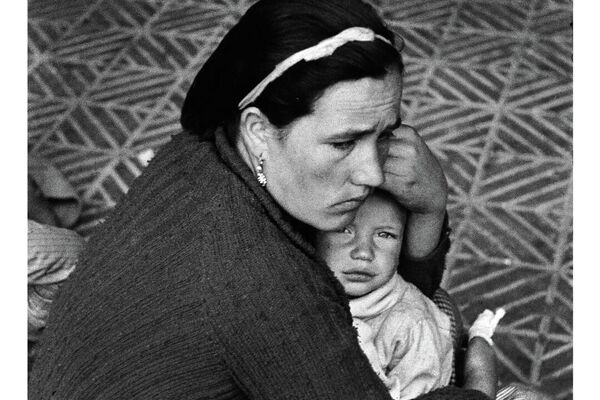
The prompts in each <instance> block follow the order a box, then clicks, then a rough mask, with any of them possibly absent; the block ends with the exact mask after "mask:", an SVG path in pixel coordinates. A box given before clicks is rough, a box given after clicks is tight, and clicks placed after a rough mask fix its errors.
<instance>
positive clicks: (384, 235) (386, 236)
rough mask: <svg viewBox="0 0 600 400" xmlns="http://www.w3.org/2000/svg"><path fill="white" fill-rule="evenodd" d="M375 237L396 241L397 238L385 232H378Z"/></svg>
mask: <svg viewBox="0 0 600 400" xmlns="http://www.w3.org/2000/svg"><path fill="white" fill-rule="evenodd" d="M377 236H378V237H380V238H383V239H397V238H398V236H397V235H395V234H393V233H391V232H385V231H383V232H378V233H377Z"/></svg>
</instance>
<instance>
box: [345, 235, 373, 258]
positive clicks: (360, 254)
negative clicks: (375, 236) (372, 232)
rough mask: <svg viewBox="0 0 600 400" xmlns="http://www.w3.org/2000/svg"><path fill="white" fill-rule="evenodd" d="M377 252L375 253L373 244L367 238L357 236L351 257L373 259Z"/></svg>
mask: <svg viewBox="0 0 600 400" xmlns="http://www.w3.org/2000/svg"><path fill="white" fill-rule="evenodd" d="M374 256H375V253H373V244H372V243H371V241H370V240H368V239H367V238H357V240H356V242H355V243H354V246H353V248H352V250H351V251H350V257H352V259H354V260H363V261H373V258H374Z"/></svg>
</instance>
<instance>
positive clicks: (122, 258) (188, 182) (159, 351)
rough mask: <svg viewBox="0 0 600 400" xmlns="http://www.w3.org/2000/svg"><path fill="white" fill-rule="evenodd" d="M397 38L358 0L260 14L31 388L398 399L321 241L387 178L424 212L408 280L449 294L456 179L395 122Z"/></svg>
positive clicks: (216, 76) (59, 319) (59, 331)
mask: <svg viewBox="0 0 600 400" xmlns="http://www.w3.org/2000/svg"><path fill="white" fill-rule="evenodd" d="M365 28H368V29H365ZM326 39H331V40H329V41H326V42H325V44H322V45H318V43H320V42H322V41H324V40H326ZM393 39H394V38H393V35H392V33H391V32H390V31H389V30H387V29H386V28H385V27H384V26H383V24H382V22H381V20H380V19H379V18H378V17H377V15H376V13H375V12H374V11H373V9H372V8H371V7H370V6H367V5H366V4H364V3H362V2H361V1H359V0H354V1H349V0H348V1H342V0H336V1H327V2H325V1H320V0H302V1H300V0H285V1H282V0H265V1H261V2H259V3H257V4H255V5H254V6H253V7H251V8H250V9H249V10H248V12H247V13H246V14H245V16H244V17H243V18H242V19H241V20H240V22H239V23H238V24H237V25H236V26H235V27H234V28H233V29H232V30H231V31H230V32H229V33H228V34H227V35H226V36H225V38H224V39H223V41H222V42H221V44H220V45H219V47H218V48H217V49H216V51H215V52H214V54H213V55H212V56H211V58H210V59H209V60H208V61H207V62H206V64H205V65H204V66H203V68H202V70H201V71H200V72H199V73H198V75H197V77H196V79H195V81H194V83H193V85H192V87H191V88H190V90H189V93H188V96H187V98H186V100H185V103H184V106H183V110H182V118H181V120H182V125H183V127H184V129H185V130H186V133H184V134H181V135H177V136H176V137H174V139H173V140H172V142H171V143H169V144H167V145H166V146H165V147H164V148H163V149H161V151H160V153H159V154H158V155H157V156H156V157H155V159H154V160H153V161H152V162H151V163H150V165H149V166H148V168H147V169H146V170H145V172H144V174H143V175H142V176H141V177H140V178H139V179H138V180H137V181H136V182H135V184H134V185H133V186H132V188H131V189H130V192H129V193H128V195H127V197H126V198H125V199H124V200H123V201H122V202H121V203H120V204H119V205H118V206H117V207H116V209H115V211H114V213H113V215H112V216H111V218H110V219H109V220H108V221H107V222H106V223H105V224H104V225H103V226H101V227H100V228H99V230H98V232H97V234H96V236H95V237H94V238H93V240H92V243H91V244H90V246H89V247H88V249H87V250H86V252H85V254H84V255H83V257H82V260H81V263H80V267H78V269H77V270H76V271H75V272H74V274H73V275H72V277H71V279H70V280H69V281H67V283H66V284H65V286H64V287H63V288H62V292H61V294H60V296H59V298H58V300H57V302H56V304H55V308H53V311H52V312H53V314H52V316H51V320H50V322H49V328H48V332H47V337H46V340H45V341H44V342H43V343H42V349H41V356H40V359H39V360H38V361H36V364H35V365H34V367H33V371H32V376H31V382H30V386H31V387H30V397H31V398H40V399H42V398H43V399H46V398H57V399H92V398H93V399H116V398H123V399H134V398H139V399H204V398H215V399H234V398H235V399H238V398H239V399H244V398H266V399H278V398H297V399H305V398H306V399H309V398H310V399H317V398H318V399H354V398H356V399H366V398H369V399H371V398H373V399H375V398H381V399H387V398H389V397H388V394H387V390H386V388H385V386H384V385H383V384H382V383H381V382H380V381H379V378H378V377H377V375H376V374H375V373H374V372H373V371H372V369H371V368H370V365H369V362H368V360H367V358H366V357H365V356H364V354H363V353H362V352H361V350H360V347H359V345H358V342H357V339H356V332H355V331H354V329H353V328H352V318H351V315H350V313H349V309H348V300H347V298H346V296H345V295H344V293H343V289H342V287H341V286H340V284H339V283H338V282H337V281H336V279H335V277H334V276H333V274H332V273H331V272H330V270H329V269H328V268H327V266H326V265H325V264H324V263H323V262H322V260H320V259H319V258H318V257H317V256H316V254H315V250H314V247H313V246H312V243H311V241H310V237H311V235H312V232H313V231H314V229H321V230H332V229H339V228H341V227H342V226H344V224H346V223H347V222H349V221H350V220H351V219H352V218H353V216H354V214H355V212H356V209H357V208H358V206H359V205H360V204H361V203H362V201H363V200H364V199H365V197H366V196H367V195H368V193H370V192H371V191H372V189H373V188H374V187H377V186H381V187H383V188H384V189H386V190H388V191H389V192H390V193H392V194H393V196H394V197H395V198H396V199H397V200H398V201H399V202H400V203H402V204H403V205H404V206H405V207H406V208H407V209H408V210H409V212H410V214H409V216H408V222H407V230H406V236H407V240H406V244H405V248H406V250H407V251H406V252H405V253H404V254H403V256H402V257H403V258H404V259H403V260H402V263H401V264H402V265H404V266H405V268H406V271H402V272H403V275H404V276H405V278H406V279H408V280H411V281H413V282H415V283H416V284H417V285H418V286H419V287H420V288H421V290H423V291H424V292H426V293H427V294H431V293H432V291H433V290H435V289H436V288H437V286H438V285H439V280H440V276H441V272H442V269H443V257H444V254H445V252H446V251H447V248H448V239H447V235H446V233H445V232H443V231H444V215H445V203H446V192H447V190H446V183H445V180H444V177H443V173H442V171H441V170H440V167H439V165H438V164H437V162H436V161H435V159H434V157H433V156H432V155H431V153H430V152H429V150H428V149H427V147H426V145H425V144H424V143H423V141H422V140H421V139H420V138H419V137H418V136H417V135H416V133H415V132H414V130H412V129H410V128H407V127H400V128H399V129H397V128H398V127H399V126H400V124H401V121H400V113H399V109H400V96H401V72H402V63H401V61H400V57H399V54H398V51H397V50H396V49H395V48H394V46H393V45H392V43H393ZM294 54H296V55H298V54H300V56H298V57H300V58H301V57H305V58H306V59H308V60H310V59H311V58H313V60H312V61H300V62H298V63H296V64H294V63H293V61H294V60H295V58H294V56H293V55H294ZM290 57H292V58H291V59H290ZM298 57H296V58H298ZM284 60H288V62H289V63H291V64H293V65H288V64H284V65H283V66H282V65H281V64H279V63H280V62H282V61H283V62H284V63H285V61H284ZM290 60H292V61H290ZM277 65H279V68H276V66H277ZM261 82H262V83H261ZM421 398H423V399H441V398H444V399H445V398H448V399H450V398H452V399H480V398H482V399H483V398H486V397H485V396H484V395H483V394H481V393H480V392H477V391H473V390H466V389H464V390H463V389H457V388H443V389H440V390H438V391H436V392H432V393H430V394H427V395H424V396H422V397H421Z"/></svg>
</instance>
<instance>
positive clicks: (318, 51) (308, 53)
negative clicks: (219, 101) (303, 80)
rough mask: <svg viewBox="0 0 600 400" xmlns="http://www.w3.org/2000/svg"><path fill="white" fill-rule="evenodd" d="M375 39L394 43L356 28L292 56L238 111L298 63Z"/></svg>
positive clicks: (371, 32)
mask: <svg viewBox="0 0 600 400" xmlns="http://www.w3.org/2000/svg"><path fill="white" fill-rule="evenodd" d="M375 39H379V40H382V41H384V42H385V43H387V44H389V45H390V46H392V43H391V42H390V41H389V40H387V39H386V38H384V37H383V36H381V35H378V34H376V33H375V32H373V31H372V30H371V29H369V28H363V27H359V26H355V27H352V28H348V29H345V30H343V31H341V32H340V33H338V34H337V35H335V36H332V37H330V38H327V39H325V40H323V41H321V42H319V43H317V44H316V45H314V46H312V47H309V48H307V49H304V50H301V51H299V52H297V53H294V54H292V55H291V56H289V57H288V58H286V59H285V60H283V61H282V62H280V63H279V64H277V65H276V66H275V69H274V70H273V71H272V72H271V73H270V74H269V75H267V77H266V78H265V79H263V80H262V81H261V82H260V83H259V84H258V85H256V86H255V87H254V89H252V90H251V91H250V93H248V94H247V95H246V97H244V98H243V99H242V101H240V102H239V103H238V109H240V110H242V109H243V108H244V107H246V106H247V105H248V104H250V103H252V102H253V101H254V100H256V98H257V97H258V96H260V94H261V93H262V92H263V90H265V88H266V87H267V85H268V84H269V83H271V82H273V81H274V80H275V79H277V78H278V77H280V76H281V74H283V73H284V72H285V71H286V70H288V69H289V68H291V67H292V66H293V65H295V64H297V63H298V62H300V61H302V60H304V61H312V60H317V59H319V58H323V57H327V56H330V55H331V54H333V52H334V51H335V50H336V49H337V48H338V47H340V46H342V45H344V44H346V43H348V42H372V41H374V40H375Z"/></svg>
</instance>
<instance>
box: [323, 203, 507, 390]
mask: <svg viewBox="0 0 600 400" xmlns="http://www.w3.org/2000/svg"><path fill="white" fill-rule="evenodd" d="M405 222H406V211H405V210H404V209H403V208H402V207H400V205H399V204H397V203H396V202H395V201H394V200H393V199H392V198H391V197H390V196H389V195H387V193H385V192H383V191H375V192H374V193H373V194H372V195H370V196H369V197H368V198H367V199H366V201H365V203H364V204H362V205H361V207H360V208H359V209H358V211H357V214H356V216H355V218H354V221H353V222H352V223H351V224H350V225H348V226H347V227H345V228H344V229H342V230H340V231H334V232H321V233H319V235H318V238H317V250H318V252H319V254H320V255H321V257H322V258H323V259H324V260H325V261H326V263H327V265H328V266H329V267H330V268H331V270H332V271H333V273H334V274H335V276H336V277H337V279H338V280H339V281H340V283H341V284H342V286H343V287H344V290H345V291H346V294H347V295H348V296H349V298H350V311H351V312H352V315H353V317H354V325H355V327H356V328H357V331H358V338H359V343H360V345H361V348H362V349H363V351H364V352H365V354H366V355H367V357H368V358H369V361H370V362H371V365H372V366H373V369H374V370H375V372H376V373H377V374H378V375H379V377H380V378H381V379H382V381H383V382H384V383H385V385H386V386H387V388H388V389H389V391H390V394H391V395H392V397H393V398H394V399H412V398H414V397H417V396H419V395H421V394H423V393H426V392H429V391H431V390H434V389H437V388H440V387H443V386H447V385H448V383H449V381H450V378H451V374H452V357H453V348H452V337H451V336H452V335H451V331H450V319H449V318H448V316H447V315H445V314H444V313H443V312H442V311H440V310H439V309H438V308H437V307H436V306H435V304H434V303H433V302H432V301H431V300H429V299H428V298H427V297H426V296H425V295H423V294H422V293H421V292H420V291H419V290H418V289H417V288H416V287H415V286H413V285H412V284H410V283H408V282H406V281H404V280H403V279H402V278H401V277H400V275H398V274H397V268H398V260H399V256H400V250H401V248H402V238H403V232H404V225H405ZM488 313H491V311H488V310H486V312H485V313H482V314H481V316H480V318H478V320H477V321H476V323H475V324H474V325H473V327H474V328H476V329H472V331H470V336H478V337H475V338H473V339H472V340H471V341H470V342H469V349H468V350H467V356H466V357H467V359H466V368H465V387H468V388H471V389H477V390H480V391H482V392H484V393H486V394H487V395H488V396H490V397H491V398H494V397H495V391H496V376H495V365H494V362H495V359H494V354H493V350H492V349H491V347H490V345H489V344H488V343H486V341H487V340H488V339H489V340H490V341H491V339H490V338H489V337H491V333H493V328H495V324H494V326H493V327H492V329H491V332H489V329H488V328H489V327H490V325H491V324H493V322H492V320H491V319H490V318H492V319H493V317H494V314H493V313H491V315H492V317H490V315H489V314H488ZM484 314H485V316H484ZM482 316H483V317H482ZM497 319H499V318H497ZM497 319H496V320H495V323H496V324H497ZM486 335H487V336H488V337H487V338H486V339H485V340H484V339H482V338H481V337H479V336H486Z"/></svg>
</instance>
